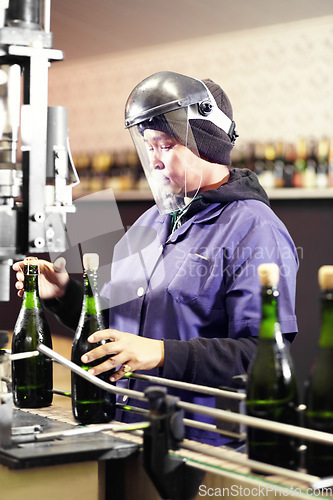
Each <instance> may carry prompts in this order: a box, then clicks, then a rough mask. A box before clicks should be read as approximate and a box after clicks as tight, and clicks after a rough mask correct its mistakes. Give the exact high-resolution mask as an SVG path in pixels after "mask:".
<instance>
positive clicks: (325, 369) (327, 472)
mask: <svg viewBox="0 0 333 500" xmlns="http://www.w3.org/2000/svg"><path fill="white" fill-rule="evenodd" d="M318 281H319V286H320V289H321V332H320V337H319V352H318V355H317V358H316V360H315V362H314V365H313V368H312V373H311V375H310V378H309V380H308V381H307V382H306V390H305V404H306V410H305V426H306V427H307V428H309V429H314V430H318V431H324V432H329V433H333V398H332V394H333V266H322V267H321V268H320V269H319V271H318ZM305 465H306V468H307V471H308V473H309V474H314V475H319V476H321V477H325V476H331V475H332V471H333V449H332V446H331V445H325V444H321V443H317V442H315V441H308V442H307V450H306V454H305Z"/></svg>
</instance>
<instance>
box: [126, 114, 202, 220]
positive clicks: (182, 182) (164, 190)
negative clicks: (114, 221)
mask: <svg viewBox="0 0 333 500" xmlns="http://www.w3.org/2000/svg"><path fill="white" fill-rule="evenodd" d="M130 133H131V136H132V139H133V142H134V145H135V147H136V150H137V152H138V155H139V158H140V161H141V164H142V167H143V170H144V173H145V176H146V178H147V180H148V183H149V186H150V188H151V191H152V193H153V196H154V199H155V202H156V205H157V207H158V209H159V211H160V212H161V213H171V212H174V211H177V210H181V209H182V208H184V207H185V206H186V205H187V204H188V203H189V202H190V201H191V200H192V199H193V198H195V196H196V195H197V194H198V193H199V191H200V187H201V185H202V175H203V171H202V168H203V166H202V161H201V160H200V156H199V153H198V148H197V145H196V141H195V139H194V136H193V132H192V129H191V125H190V122H189V120H188V108H182V109H178V110H176V111H170V112H169V113H165V114H163V115H159V116H156V117H153V118H151V119H150V120H147V121H144V122H141V123H139V124H138V125H136V126H134V127H131V128H130Z"/></svg>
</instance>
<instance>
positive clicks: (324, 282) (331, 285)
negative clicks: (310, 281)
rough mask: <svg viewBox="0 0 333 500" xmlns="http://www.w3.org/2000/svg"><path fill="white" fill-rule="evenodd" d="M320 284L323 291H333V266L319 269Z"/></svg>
mask: <svg viewBox="0 0 333 500" xmlns="http://www.w3.org/2000/svg"><path fill="white" fill-rule="evenodd" d="M318 282H319V286H320V288H321V289H322V290H333V266H321V267H320V268H319V271H318Z"/></svg>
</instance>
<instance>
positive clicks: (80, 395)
mask: <svg viewBox="0 0 333 500" xmlns="http://www.w3.org/2000/svg"><path fill="white" fill-rule="evenodd" d="M83 267H84V274H83V277H84V296H83V304H82V311H81V316H80V320H79V324H78V327H77V329H76V332H75V336H74V340H73V346H72V361H73V362H74V363H75V364H77V365H79V366H81V368H83V369H84V370H89V369H90V368H92V367H93V366H96V365H97V364H100V363H102V362H103V361H104V359H103V358H102V359H99V360H97V361H95V362H93V363H89V364H87V365H84V364H83V363H82V361H81V356H82V355H83V354H85V353H86V352H87V351H90V350H91V349H94V348H95V347H97V346H98V345H100V344H91V343H90V342H88V340H87V339H88V337H89V336H90V335H91V334H92V333H94V332H96V331H97V330H104V329H105V325H104V321H103V315H102V312H101V307H100V299H99V294H98V273H97V270H98V267H99V256H98V254H84V256H83ZM106 359H107V358H106ZM110 376H111V372H110V371H108V372H105V373H103V374H101V375H100V376H99V378H101V379H102V380H104V381H105V382H108V383H110ZM115 408H116V404H115V395H114V394H112V393H109V392H106V391H103V390H102V389H100V388H98V387H96V386H95V385H94V384H92V383H91V382H89V381H87V380H85V379H84V378H82V377H80V376H79V375H76V374H75V373H73V372H72V410H73V415H74V418H75V419H76V420H77V421H78V422H80V423H81V424H92V423H94V424H96V423H103V422H109V421H110V420H112V419H113V418H114V415H115Z"/></svg>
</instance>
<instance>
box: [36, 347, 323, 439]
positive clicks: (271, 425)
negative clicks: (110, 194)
mask: <svg viewBox="0 0 333 500" xmlns="http://www.w3.org/2000/svg"><path fill="white" fill-rule="evenodd" d="M37 349H38V350H39V351H40V352H42V353H43V354H45V355H46V356H48V357H50V358H53V359H54V360H55V361H57V362H58V363H60V364H62V365H64V366H66V367H67V368H69V369H70V370H72V371H73V372H74V373H77V374H78V375H80V376H81V377H83V378H85V379H86V380H89V382H91V383H93V384H95V385H96V386H97V387H100V388H101V389H104V390H105V391H107V392H111V393H115V394H123V395H126V396H129V397H132V398H134V399H138V400H140V401H147V399H146V397H145V395H144V394H143V393H142V392H139V391H134V390H131V389H125V388H120V387H116V386H114V385H111V384H108V383H107V382H104V381H103V380H100V379H99V378H98V377H96V376H95V375H91V374H90V373H88V372H87V371H85V370H83V369H82V368H80V367H79V366H78V365H76V364H75V363H73V362H72V361H69V360H68V359H66V358H64V357H63V356H61V355H60V354H58V353H56V352H55V351H53V350H52V349H50V348H49V347H46V346H45V345H43V344H39V345H38V346H37ZM177 406H178V408H182V409H183V410H186V411H188V412H190V413H197V414H201V415H207V416H210V417H213V418H217V419H220V420H226V421H228V422H236V423H238V424H245V425H247V426H250V427H256V428H258V429H263V430H266V431H271V432H277V433H279V434H287V435H289V436H294V437H297V438H299V439H307V440H309V441H317V442H319V443H325V444H330V445H332V444H333V434H329V433H327V432H322V431H315V430H312V429H306V428H305V427H297V426H295V425H290V424H283V423H281V422H274V421H272V420H265V419H263V418H257V417H251V416H249V415H240V414H238V413H233V412H231V411H227V410H220V409H216V408H209V407H206V406H201V405H197V404H193V403H185V402H183V401H178V403H177Z"/></svg>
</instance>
